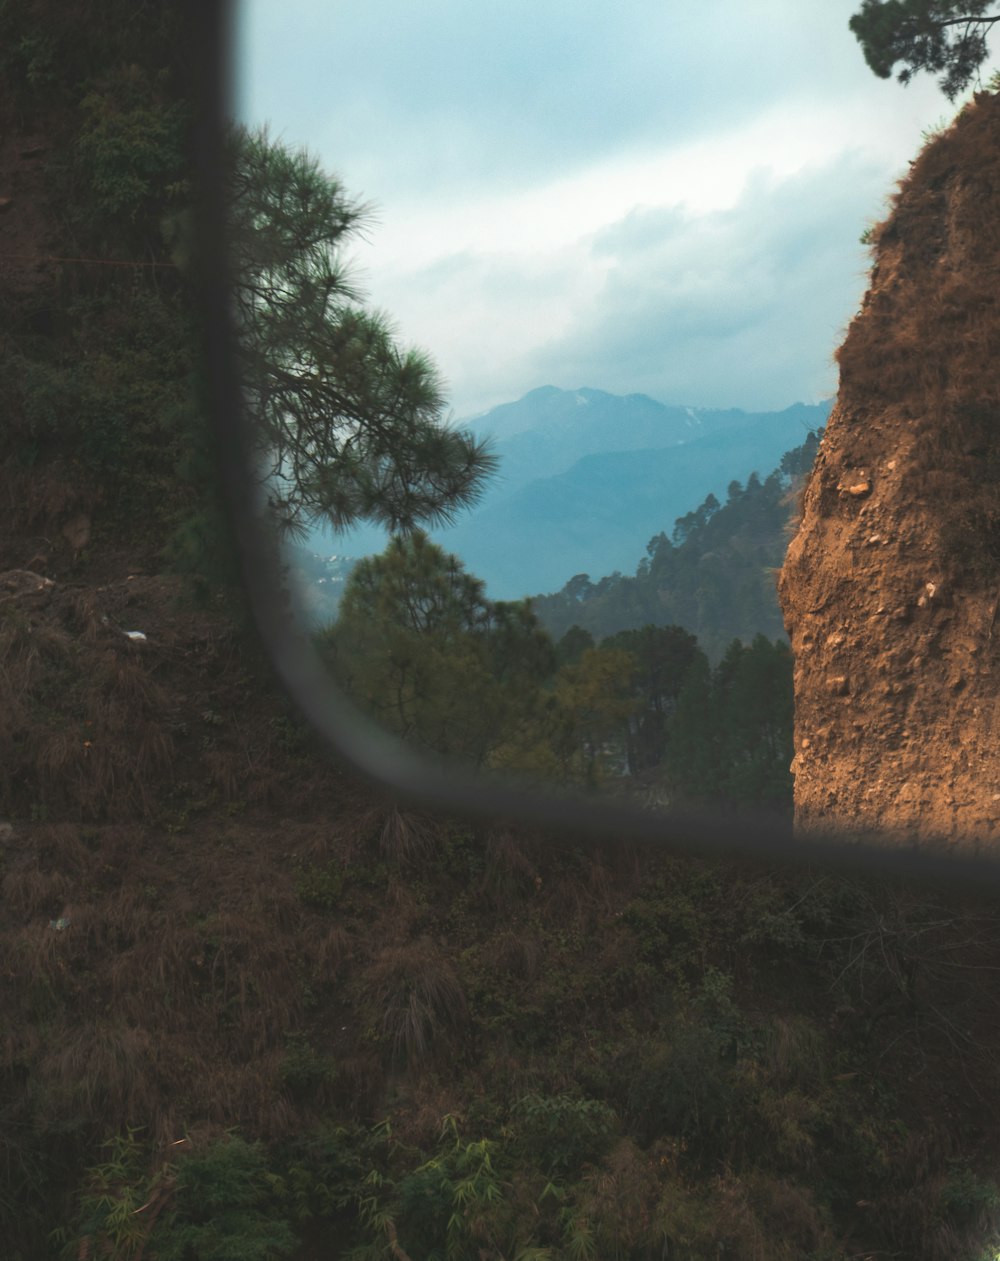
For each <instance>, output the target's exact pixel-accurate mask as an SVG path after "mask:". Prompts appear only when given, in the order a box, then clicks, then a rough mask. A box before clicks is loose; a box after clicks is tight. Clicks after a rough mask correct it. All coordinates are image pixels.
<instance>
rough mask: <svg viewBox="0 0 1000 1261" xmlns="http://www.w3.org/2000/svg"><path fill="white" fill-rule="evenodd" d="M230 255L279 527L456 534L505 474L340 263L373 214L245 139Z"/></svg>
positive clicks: (242, 354)
mask: <svg viewBox="0 0 1000 1261" xmlns="http://www.w3.org/2000/svg"><path fill="white" fill-rule="evenodd" d="M229 205H230V213H231V221H230V244H231V248H232V251H233V259H232V265H233V274H234V278H235V280H234V310H235V318H236V334H237V350H238V357H239V367H240V373H241V380H242V382H243V386H244V393H245V397H246V400H247V407H248V410H249V413H250V416H251V418H252V420H253V422H254V424H255V427H256V440H257V443H258V449H259V461H260V468H261V473H262V476H263V477H264V478H265V480H266V482H267V493H268V502H269V506H270V509H271V515H272V519H273V521H274V523H275V524H276V525H277V526H278V527H279V528H282V529H284V530H288V531H293V532H295V531H298V532H303V531H305V530H306V529H307V528H309V527H310V526H312V525H315V524H316V523H319V522H323V523H325V524H327V525H330V526H332V527H333V528H334V529H343V528H346V527H348V526H350V525H353V524H354V523H356V522H358V521H361V520H369V521H373V522H378V523H379V524H382V525H386V526H388V527H389V528H390V529H391V530H410V529H412V528H414V527H415V526H416V525H417V524H419V523H421V522H441V521H446V520H449V519H450V518H451V517H452V515H453V514H454V513H455V512H456V511H457V510H458V509H459V508H461V507H463V506H466V505H468V504H471V503H474V502H475V500H476V499H477V497H478V495H479V493H480V491H481V488H482V484H483V481H484V480H485V478H486V477H488V476H489V474H490V473H491V472H492V470H493V468H494V465H495V461H494V459H493V457H492V456H490V455H489V454H488V452H487V449H486V446H485V445H484V444H483V443H482V442H479V441H477V440H476V439H474V438H473V437H472V436H471V435H469V434H466V433H461V432H458V431H456V430H453V429H450V428H448V427H447V425H446V424H445V423H444V422H443V420H442V416H441V412H442V408H443V404H444V398H443V394H442V389H441V384H440V381H439V380H438V378H437V375H436V373H435V371H434V369H433V367H432V366H431V363H430V361H429V360H428V359H427V358H426V356H424V355H422V354H420V353H418V352H417V351H415V350H409V351H402V350H400V349H399V347H398V346H397V345H396V343H395V341H394V340H393V337H392V335H391V333H390V330H389V327H388V325H387V323H386V321H385V320H384V318H383V317H382V316H380V315H377V314H375V313H373V312H371V311H369V310H366V309H365V307H364V306H363V305H362V304H361V300H360V295H359V293H358V291H357V289H356V288H355V286H354V285H353V284H352V282H351V281H350V279H349V278H348V275H347V271H346V268H345V265H344V262H343V253H344V249H345V247H346V246H347V245H348V244H350V243H351V241H352V238H353V237H354V236H355V235H356V234H357V233H358V232H359V231H360V230H361V229H362V228H363V226H364V224H365V218H366V211H365V207H363V206H362V205H360V204H359V203H358V202H355V201H352V200H351V199H350V198H348V196H347V195H346V193H345V191H344V189H343V187H342V186H341V184H340V183H339V181H338V180H336V179H334V178H333V177H331V176H329V175H327V174H325V173H324V172H323V171H322V170H321V169H320V166H319V164H318V163H317V162H316V161H315V160H314V159H312V158H310V157H309V156H308V155H307V154H305V153H303V152H299V153H293V152H290V151H289V150H287V149H285V148H283V147H282V146H281V145H279V144H276V143H274V142H272V141H271V140H269V139H268V137H267V134H266V132H263V131H261V132H257V133H250V132H248V131H246V130H244V129H242V128H235V129H234V130H233V132H232V135H231V159H230V168H229Z"/></svg>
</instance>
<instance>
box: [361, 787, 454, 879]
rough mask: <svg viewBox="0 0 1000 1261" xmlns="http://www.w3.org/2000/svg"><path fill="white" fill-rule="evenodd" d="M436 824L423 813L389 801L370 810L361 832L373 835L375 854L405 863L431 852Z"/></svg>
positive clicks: (389, 860) (410, 862)
mask: <svg viewBox="0 0 1000 1261" xmlns="http://www.w3.org/2000/svg"><path fill="white" fill-rule="evenodd" d="M439 826H440V825H439V824H437V823H435V822H434V821H433V820H432V819H429V818H428V817H427V816H426V815H421V814H417V813H416V812H414V811H411V810H400V808H399V807H398V806H397V805H396V804H395V803H394V802H390V803H389V804H387V805H385V806H383V807H382V808H380V809H378V810H375V811H372V812H370V814H369V816H368V818H367V819H366V820H364V826H363V831H364V832H365V833H368V834H369V835H372V836H373V837H374V839H375V842H376V844H377V846H378V852H379V854H381V856H382V857H383V858H384V859H385V860H386V861H387V862H390V863H393V864H395V865H397V866H407V865H409V864H412V863H416V862H419V861H420V859H422V858H425V857H427V856H428V855H429V854H431V853H432V852H433V850H434V838H435V834H436V832H437V830H438V828H439Z"/></svg>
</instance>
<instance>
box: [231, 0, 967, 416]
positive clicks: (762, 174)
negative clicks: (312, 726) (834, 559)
mask: <svg viewBox="0 0 1000 1261" xmlns="http://www.w3.org/2000/svg"><path fill="white" fill-rule="evenodd" d="M859 6H860V0H824V2H823V3H822V4H816V5H803V4H802V3H801V0H756V2H755V3H754V5H753V6H748V5H746V4H745V3H741V2H740V0H701V2H700V3H699V4H698V5H696V6H695V5H690V4H680V3H679V2H678V0H616V3H615V4H614V5H612V4H610V3H602V4H600V5H596V4H588V5H581V4H580V3H579V0H574V2H573V3H570V2H569V0H531V2H530V3H529V2H528V0H505V3H504V4H502V5H490V6H487V5H474V4H470V3H469V0H424V2H423V3H421V4H420V5H414V4H413V3H412V0H371V2H370V3H369V4H367V5H364V6H362V5H358V4H356V3H354V0H282V3H281V4H280V5H279V4H275V3H273V0H250V2H249V3H244V5H243V7H242V11H243V19H242V25H241V28H240V31H239V35H240V40H239V43H240V57H239V67H238V85H239V88H238V102H237V107H238V112H239V114H240V116H241V117H242V118H244V119H245V120H246V121H248V122H250V123H252V124H258V123H265V122H266V123H268V124H269V126H270V130H271V133H272V135H274V136H275V137H279V138H281V139H282V140H283V141H285V142H286V143H287V144H289V145H292V146H295V147H305V148H307V149H309V150H310V152H312V153H313V154H315V155H316V156H317V157H319V158H320V160H321V161H322V162H323V164H324V165H325V166H326V167H327V168H328V169H329V170H330V171H332V172H333V173H335V174H337V175H338V176H339V177H340V178H341V179H342V180H343V181H344V183H345V185H346V187H347V188H348V190H349V191H350V192H351V193H353V194H355V195H357V196H360V197H362V198H364V199H366V200H371V201H374V202H375V203H376V205H377V216H376V221H375V222H374V223H373V224H372V225H371V226H370V228H369V230H368V232H367V237H368V242H367V243H366V242H359V244H358V248H357V250H356V251H355V257H356V274H357V275H358V277H359V279H360V280H361V281H362V283H363V285H364V287H365V289H366V290H367V292H368V293H369V295H370V297H371V301H372V302H373V304H374V305H376V306H377V307H379V308H381V309H383V310H386V311H388V312H389V313H391V315H392V317H393V320H394V322H395V324H396V327H397V328H398V330H399V332H400V336H401V338H402V340H403V341H405V342H407V343H412V344H417V345H419V346H421V347H423V348H425V349H426V350H428V351H429V352H430V353H431V354H432V356H433V357H434V359H435V360H436V362H437V363H438V365H439V367H440V368H441V371H442V373H443V375H444V377H445V379H446V381H447V382H448V385H449V388H450V396H451V401H452V406H453V408H454V410H455V412H456V414H457V415H459V416H467V415H471V414H473V413H475V412H479V411H482V410H485V409H486V408H488V407H491V406H493V405H495V404H497V403H501V402H507V401H510V400H512V399H515V398H518V397H520V396H521V395H523V394H524V393H526V392H527V391H528V390H530V389H533V388H534V387H536V386H539V385H543V384H552V385H557V386H560V387H563V388H569V389H572V388H577V387H579V386H581V385H588V386H592V387H595V388H598V389H604V390H609V391H612V392H614V393H630V392H643V393H647V394H651V395H652V396H653V397H655V398H658V399H660V400H662V401H664V402H667V403H684V404H689V405H694V406H739V407H744V408H748V409H767V408H778V407H784V406H787V405H789V404H791V403H793V402H795V401H799V400H801V401H804V402H815V401H818V400H819V399H820V398H823V397H827V396H829V395H831V394H833V393H834V392H835V390H836V372H835V369H834V367H833V361H832V355H833V351H834V349H835V348H836V346H837V345H838V343H839V341H840V340H841V338H842V336H843V332H844V330H845V328H846V325H847V323H848V321H849V320H850V318H851V316H852V315H853V313H854V311H855V310H856V309H857V306H858V303H859V302H860V299H861V296H862V294H863V292H864V288H865V277H866V269H867V255H866V252H865V250H864V249H863V248H862V247H861V246H860V245H859V244H858V237H859V235H860V233H861V232H862V231H863V230H864V228H865V227H866V226H867V225H868V224H869V223H871V222H873V221H874V220H876V219H878V218H879V217H881V216H882V214H883V213H884V209H885V198H886V196H887V195H888V194H889V193H891V192H892V190H893V187H894V182H895V181H896V180H897V179H898V178H899V177H900V176H901V175H903V174H904V173H905V171H906V167H907V162H908V160H909V159H910V158H912V157H913V156H914V155H915V153H916V151H917V150H918V148H919V146H920V144H921V132H922V130H924V129H926V128H928V127H930V126H932V125H934V124H935V123H937V122H938V121H940V120H942V119H946V118H950V117H951V115H952V114H953V112H954V111H953V110H952V108H951V107H950V106H949V104H948V102H947V100H946V99H945V98H944V97H943V96H941V94H940V93H939V92H938V90H937V88H936V86H935V84H934V83H933V81H932V80H930V79H926V78H922V79H920V80H918V81H917V82H915V83H914V84H912V85H911V86H910V87H908V88H906V89H904V88H902V87H901V86H899V85H898V84H896V83H895V82H883V81H880V80H877V79H876V78H875V77H874V76H873V75H872V74H871V72H870V71H869V70H868V68H867V67H866V66H865V64H864V60H863V58H862V56H861V51H860V48H859V47H858V45H857V43H856V41H855V39H854V37H853V35H851V33H850V32H849V31H848V29H847V21H848V18H849V17H850V15H851V13H852V12H854V11H855V10H856V9H857V8H858V7H859Z"/></svg>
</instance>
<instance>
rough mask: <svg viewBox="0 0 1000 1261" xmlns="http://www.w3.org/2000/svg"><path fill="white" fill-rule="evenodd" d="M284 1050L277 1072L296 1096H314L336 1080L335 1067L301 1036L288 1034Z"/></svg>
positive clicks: (327, 1057) (334, 1064)
mask: <svg viewBox="0 0 1000 1261" xmlns="http://www.w3.org/2000/svg"><path fill="white" fill-rule="evenodd" d="M285 1042H286V1049H285V1054H284V1058H283V1059H282V1061H281V1068H280V1070H279V1072H280V1075H281V1080H282V1082H283V1083H284V1084H285V1085H286V1086H287V1087H288V1089H289V1090H290V1091H291V1092H292V1093H293V1094H296V1095H299V1096H307V1095H315V1093H316V1091H317V1090H318V1089H319V1088H320V1087H323V1086H329V1085H331V1084H332V1083H333V1082H334V1081H336V1079H337V1066H336V1063H335V1062H334V1060H332V1059H331V1058H330V1056H328V1055H321V1054H319V1052H318V1051H316V1049H315V1048H314V1047H312V1046H310V1044H309V1042H308V1041H307V1040H306V1038H305V1036H304V1035H303V1034H291V1033H290V1034H288V1035H286V1038H285Z"/></svg>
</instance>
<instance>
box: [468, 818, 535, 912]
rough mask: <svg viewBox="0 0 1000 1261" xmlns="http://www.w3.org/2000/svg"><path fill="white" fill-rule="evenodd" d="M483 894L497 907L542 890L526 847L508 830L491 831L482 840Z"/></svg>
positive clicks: (497, 829)
mask: <svg viewBox="0 0 1000 1261" xmlns="http://www.w3.org/2000/svg"><path fill="white" fill-rule="evenodd" d="M485 858H486V864H485V869H484V871H483V875H482V879H481V888H482V890H483V892H485V893H488V894H489V895H490V897H491V898H492V899H493V900H494V901H495V902H496V903H498V904H500V905H505V904H509V903H511V902H517V901H520V900H522V899H523V898H525V897H527V896H530V895H531V894H533V893H535V892H536V891H537V890H538V889H539V888H541V887H542V883H543V881H542V877H541V875H540V873H539V871H538V868H537V866H536V865H535V863H534V862H533V861H532V859H531V856H530V853H529V847H528V845H526V844H525V843H524V842H523V841H522V840H520V839H519V838H518V837H517V836H516V835H515V833H514V832H512V831H511V830H510V829H509V828H495V829H493V830H491V831H490V832H489V833H488V834H487V837H486V852H485Z"/></svg>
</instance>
